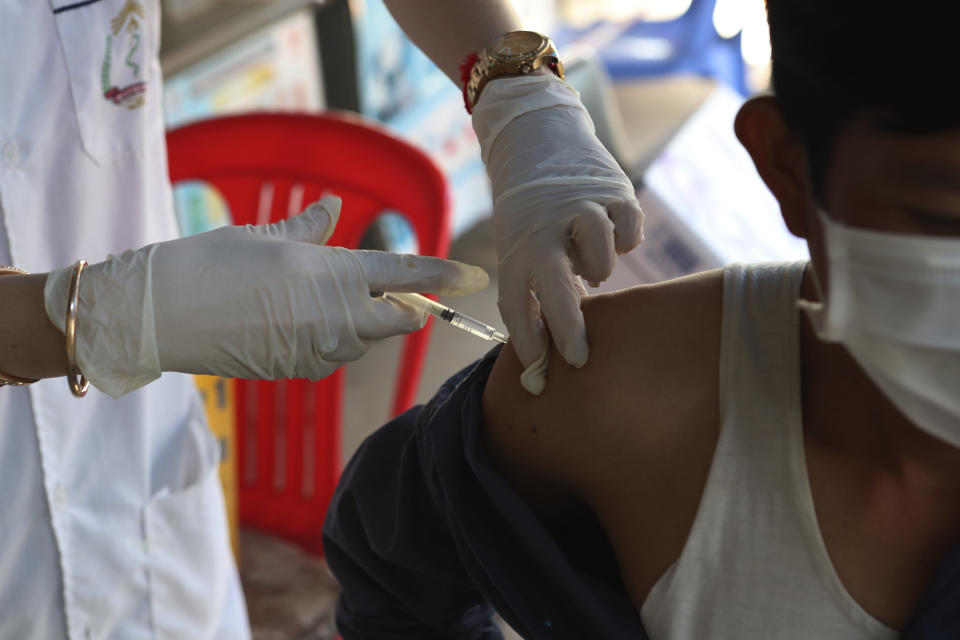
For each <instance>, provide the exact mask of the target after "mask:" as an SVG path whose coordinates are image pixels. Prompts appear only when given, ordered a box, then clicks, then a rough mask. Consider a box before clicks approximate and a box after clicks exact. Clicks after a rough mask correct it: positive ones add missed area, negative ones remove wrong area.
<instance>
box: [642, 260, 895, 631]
mask: <svg viewBox="0 0 960 640" xmlns="http://www.w3.org/2000/svg"><path fill="white" fill-rule="evenodd" d="M804 266H805V263H794V264H775V265H774V264H771V265H749V266H743V265H731V266H729V267H727V268H726V270H725V273H724V283H723V287H724V290H723V329H722V338H721V340H722V343H721V349H720V434H719V439H718V442H717V449H716V453H715V454H714V457H713V463H712V465H711V468H710V473H709V476H708V478H707V484H706V487H705V490H704V493H703V498H702V500H701V503H700V506H699V508H698V510H697V515H696V518H695V520H694V523H693V528H692V530H691V532H690V536H689V538H688V539H687V541H686V545H685V546H684V549H683V551H682V553H681V554H680V557H679V558H678V559H677V561H676V562H675V563H674V564H673V566H671V567H670V568H669V569H668V570H667V572H666V573H665V574H664V575H663V576H662V577H661V578H660V580H659V581H658V582H657V583H656V584H655V585H654V587H653V589H652V590H651V591H650V594H649V596H648V597H647V600H646V602H644V603H643V607H642V609H641V616H642V618H643V624H644V626H645V628H646V630H647V632H648V633H649V634H650V637H651V638H652V640H704V639H711V638H736V639H737V640H754V639H756V640H771V639H777V640H790V639H794V638H796V639H797V640H800V639H803V640H809V639H811V638H814V639H820V638H824V639H833V638H842V639H844V640H868V639H869V640H886V639H888V638H889V639H891V640H892V639H893V638H896V637H897V635H898V634H897V632H896V631H894V630H893V629H891V628H889V627H887V626H886V625H884V624H883V623H882V622H880V621H879V620H877V619H876V618H874V617H873V616H872V615H870V614H869V613H867V612H866V611H865V610H864V609H863V608H862V607H861V606H860V605H859V604H857V602H856V601H855V600H854V599H853V597H852V596H851V595H850V594H849V593H848V592H847V590H846V589H845V588H844V586H843V584H842V583H841V581H840V578H839V576H838V575H837V572H836V570H835V569H834V567H833V564H832V563H831V561H830V558H829V556H828V555H827V549H826V546H825V544H824V541H823V537H822V536H821V534H820V528H819V525H818V524H817V517H816V514H815V512H814V507H813V497H812V495H811V492H810V483H809V480H808V478H807V466H806V460H805V457H804V446H803V429H802V422H801V404H800V354H799V336H798V330H799V323H798V312H797V308H796V300H797V297H798V295H799V292H800V283H801V280H802V277H803V270H804Z"/></svg>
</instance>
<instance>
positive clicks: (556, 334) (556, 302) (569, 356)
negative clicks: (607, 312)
mask: <svg viewBox="0 0 960 640" xmlns="http://www.w3.org/2000/svg"><path fill="white" fill-rule="evenodd" d="M542 274H543V275H541V276H539V277H538V282H537V283H536V286H537V293H538V294H539V296H540V308H541V310H542V312H543V316H544V318H545V319H546V323H547V327H548V328H549V330H550V337H551V338H552V339H553V343H554V344H555V345H556V346H557V351H559V352H560V355H561V356H563V359H564V360H566V361H567V362H568V363H569V364H570V365H571V366H574V367H582V366H583V365H585V364H586V363H587V357H588V356H589V355H590V351H589V349H588V347H587V330H586V327H585V326H584V324H583V312H581V311H580V292H579V291H578V290H577V286H576V283H575V278H576V276H575V275H574V273H573V272H572V271H571V270H570V267H569V266H568V265H560V264H558V265H556V266H555V268H552V269H547V270H544V271H543V272H542Z"/></svg>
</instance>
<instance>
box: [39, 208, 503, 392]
mask: <svg viewBox="0 0 960 640" xmlns="http://www.w3.org/2000/svg"><path fill="white" fill-rule="evenodd" d="M339 213H340V199H339V198H336V197H332V196H328V197H325V198H323V199H322V200H320V201H319V202H316V203H314V204H312V205H310V206H309V207H308V208H307V210H306V211H305V212H304V213H302V214H300V215H299V216H296V217H293V218H290V219H289V220H285V221H282V222H278V223H276V224H272V225H265V226H261V227H256V226H252V225H248V226H246V227H241V226H236V227H224V228H221V229H216V230H214V231H210V232H208V233H203V234H200V235H195V236H191V237H188V238H182V239H179V240H172V241H170V242H163V243H160V244H154V245H150V246H147V247H144V248H142V249H139V250H137V251H127V252H125V253H123V254H122V255H119V256H115V257H112V258H109V259H108V260H107V261H106V262H101V263H99V264H94V265H91V266H89V267H87V268H86V269H85V270H84V272H83V276H82V278H81V281H80V300H79V302H80V304H79V308H78V312H77V360H78V364H79V366H80V369H81V371H83V373H84V375H85V376H86V377H87V379H88V380H89V381H90V382H91V384H93V385H94V386H96V387H97V388H98V389H100V390H101V391H104V392H106V393H108V394H110V395H111V396H113V397H119V396H121V395H123V394H125V393H128V392H130V391H132V390H134V389H137V388H139V387H141V386H143V385H145V384H147V383H148V382H150V381H152V380H154V379H156V378H158V377H159V376H160V373H161V371H182V372H186V373H203V374H215V375H222V376H228V377H237V378H261V379H267V380H272V379H276V378H310V379H313V380H316V379H320V378H323V377H324V376H327V375H329V374H331V373H332V372H333V371H334V370H336V369H337V367H339V366H340V365H342V364H343V363H345V362H347V361H350V360H355V359H356V358H359V357H360V356H361V355H363V353H364V352H365V351H366V350H367V346H368V345H369V343H370V342H371V341H374V340H378V339H381V338H386V337H388V336H393V335H397V334H401V333H407V332H410V331H414V330H416V329H419V328H421V327H423V325H424V323H425V322H426V317H425V316H424V315H422V314H421V313H419V312H417V311H413V310H411V309H410V308H407V307H401V306H400V305H395V304H393V303H390V302H387V301H384V300H381V299H375V298H371V297H370V291H371V290H375V291H407V292H419V293H424V292H430V293H437V294H442V295H457V294H464V293H470V292H473V291H477V290H479V289H482V288H484V287H485V286H486V285H487V282H488V278H487V275H486V273H485V272H484V271H483V270H482V269H479V268H477V267H472V266H469V265H466V264H462V263H459V262H452V261H448V260H441V259H439V258H429V257H420V256H411V255H399V254H393V253H386V252H381V251H350V250H347V249H343V248H339V247H326V246H323V243H324V242H326V241H327V239H329V237H330V235H331V234H332V233H333V228H334V226H335V225H336V223H337V219H338V217H339ZM72 271H73V269H72V268H67V269H62V270H60V271H54V272H52V273H51V274H50V275H49V277H48V279H47V284H46V287H45V290H44V298H45V303H46V309H47V315H48V316H49V317H50V320H51V321H52V322H53V323H54V324H55V325H56V326H58V327H60V329H61V330H63V329H64V326H65V316H66V306H67V294H68V292H69V286H70V277H71V273H72Z"/></svg>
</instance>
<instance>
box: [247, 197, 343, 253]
mask: <svg viewBox="0 0 960 640" xmlns="http://www.w3.org/2000/svg"><path fill="white" fill-rule="evenodd" d="M342 204H343V201H342V200H341V199H340V198H339V197H337V196H332V195H331V196H323V197H322V198H320V199H319V200H317V201H316V202H314V203H313V204H311V205H309V206H308V207H307V208H306V209H304V210H303V213H301V214H299V215H296V216H293V217H292V218H288V219H286V220H281V221H280V222H275V223H274V224H268V225H265V226H263V227H254V229H256V231H257V232H259V233H262V234H264V235H267V236H270V237H271V238H277V239H279V240H290V241H292V242H309V243H310V244H325V243H326V242H327V240H329V239H330V236H332V235H333V230H334V228H335V227H336V226H337V221H338V220H339V219H340V207H341V205H342Z"/></svg>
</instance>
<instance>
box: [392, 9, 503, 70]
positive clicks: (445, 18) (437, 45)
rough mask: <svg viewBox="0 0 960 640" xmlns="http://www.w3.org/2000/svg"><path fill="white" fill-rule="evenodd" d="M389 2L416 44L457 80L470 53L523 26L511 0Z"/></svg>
mask: <svg viewBox="0 0 960 640" xmlns="http://www.w3.org/2000/svg"><path fill="white" fill-rule="evenodd" d="M386 5H387V8H388V9H389V10H390V13H392V14H393V17H394V19H395V20H396V21H397V24H399V25H400V27H401V28H402V29H403V30H404V32H405V33H406V34H407V35H408V36H409V37H410V39H411V40H412V41H413V42H414V44H416V45H417V46H418V47H420V49H422V50H423V52H424V53H426V54H427V56H429V57H430V59H431V60H433V62H434V64H436V65H437V66H438V67H440V69H441V70H442V71H443V72H444V73H445V74H447V76H448V77H449V78H450V79H451V80H453V81H454V82H455V83H457V84H459V83H460V63H461V62H463V59H464V58H466V57H467V55H469V54H470V53H471V52H473V51H479V50H480V49H483V48H484V47H485V46H487V45H488V44H490V43H491V42H493V41H494V40H495V39H496V38H497V37H498V36H500V35H502V34H504V33H506V32H508V31H515V30H517V29H520V28H521V25H520V18H519V17H518V16H517V13H516V12H515V11H514V9H513V6H512V5H511V4H510V2H509V1H508V0H386Z"/></svg>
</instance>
